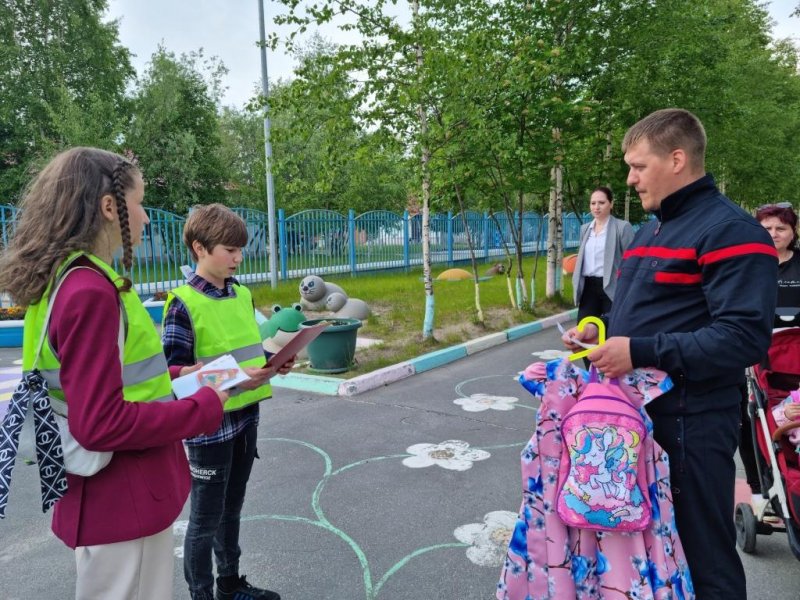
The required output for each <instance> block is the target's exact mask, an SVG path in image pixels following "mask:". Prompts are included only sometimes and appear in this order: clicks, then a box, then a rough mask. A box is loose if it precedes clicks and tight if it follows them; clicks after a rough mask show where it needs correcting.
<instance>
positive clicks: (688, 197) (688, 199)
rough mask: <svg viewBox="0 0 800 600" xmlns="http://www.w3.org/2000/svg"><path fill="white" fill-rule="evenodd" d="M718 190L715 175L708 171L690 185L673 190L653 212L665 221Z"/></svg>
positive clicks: (660, 219)
mask: <svg viewBox="0 0 800 600" xmlns="http://www.w3.org/2000/svg"><path fill="white" fill-rule="evenodd" d="M716 191H717V185H716V183H715V182H714V176H713V175H711V174H710V173H708V174H706V175H704V176H703V177H701V178H700V179H697V180H696V181H693V182H692V183H690V184H689V185H687V186H684V187H682V188H681V189H679V190H677V191H675V192H672V193H671V194H670V195H669V196H667V197H666V198H664V199H663V200H662V201H661V206H660V207H659V208H658V209H656V210H654V211H653V214H654V215H655V216H656V218H657V219H658V220H659V221H661V222H662V223H663V222H664V221H668V220H670V219H671V218H673V217H675V215H678V214H680V213H681V212H682V211H683V210H684V209H685V208H687V207H688V206H690V205H691V204H693V203H695V202H697V201H700V200H702V199H703V198H705V197H707V196H710V195H711V194H712V193H713V192H716Z"/></svg>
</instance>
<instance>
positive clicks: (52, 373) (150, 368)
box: [22, 252, 174, 416]
mask: <svg viewBox="0 0 800 600" xmlns="http://www.w3.org/2000/svg"><path fill="white" fill-rule="evenodd" d="M81 256H85V257H86V258H88V259H89V260H90V261H91V262H92V263H93V264H94V265H96V266H97V267H98V268H99V269H100V270H101V271H102V272H103V274H105V276H106V277H107V278H108V280H109V281H110V282H111V283H112V284H114V285H115V286H116V287H117V289H118V290H119V289H120V287H121V286H122V278H121V277H120V275H118V274H117V273H116V272H115V271H114V269H112V268H111V267H110V266H109V265H107V264H106V263H105V262H103V261H102V260H100V259H99V258H97V257H96V256H93V255H91V254H87V253H84V252H74V253H73V254H71V255H70V256H68V257H67V259H66V260H65V261H64V262H63V263H62V264H61V266H60V267H59V268H58V271H57V272H56V278H55V283H54V282H51V283H50V284H49V285H48V286H47V288H46V289H45V292H44V294H43V295H42V297H41V299H40V300H39V301H38V302H37V303H36V304H32V305H31V306H29V307H28V310H27V312H26V313H25V329H24V333H23V340H22V368H23V370H24V371H29V370H31V368H33V365H34V362H35V359H36V356H34V355H35V353H36V345H37V344H38V342H39V339H40V335H41V331H42V328H43V327H44V326H45V319H46V318H47V305H48V303H49V301H50V294H51V291H52V290H53V289H54V286H55V284H57V283H58V282H59V281H60V280H61V279H62V278H63V277H64V276H65V275H66V274H67V272H68V271H69V269H70V267H71V266H73V263H74V262H75V260H76V259H78V258H79V257H81ZM119 298H120V301H121V302H120V318H121V319H122V320H123V323H124V324H125V326H126V331H125V335H124V345H123V351H122V385H123V387H122V394H123V397H124V398H125V400H126V401H128V402H153V401H158V402H165V401H169V400H173V399H174V396H173V394H172V383H171V380H170V376H169V368H168V366H167V359H166V358H165V357H164V348H163V346H162V345H161V339H160V338H159V335H158V332H157V331H156V328H155V326H154V325H153V321H152V319H151V318H150V315H148V314H147V309H145V307H144V306H143V305H142V301H141V300H140V299H139V296H138V295H137V294H136V292H135V291H133V290H129V291H127V292H123V291H120V292H119ZM37 367H38V369H39V370H40V371H41V373H42V376H43V377H44V378H45V380H46V381H47V384H48V387H49V390H50V397H51V400H52V403H53V409H54V410H55V411H56V412H57V413H59V414H61V415H64V416H66V413H67V401H68V399H67V398H65V397H64V391H63V389H62V388H61V379H60V371H61V362H60V361H59V359H58V357H57V356H56V354H55V351H54V350H53V346H52V344H51V343H50V340H49V339H46V340H45V343H44V344H43V346H42V353H41V356H40V357H39V364H38V365H37Z"/></svg>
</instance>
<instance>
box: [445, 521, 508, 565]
mask: <svg viewBox="0 0 800 600" xmlns="http://www.w3.org/2000/svg"><path fill="white" fill-rule="evenodd" d="M516 523H517V514H516V513H513V512H511V511H508V510H495V511H492V512H490V513H486V515H485V516H484V517H483V523H469V524H467V525H462V526H461V527H458V528H457V529H456V530H455V531H454V532H453V535H454V536H455V537H456V539H457V540H458V541H459V542H463V543H464V544H469V545H470V547H469V548H467V558H468V559H470V560H471V561H472V562H473V563H475V564H476V565H478V566H481V567H501V566H502V565H503V560H505V558H506V553H507V552H508V542H509V541H510V540H511V535H512V534H513V533H514V527H515V525H516Z"/></svg>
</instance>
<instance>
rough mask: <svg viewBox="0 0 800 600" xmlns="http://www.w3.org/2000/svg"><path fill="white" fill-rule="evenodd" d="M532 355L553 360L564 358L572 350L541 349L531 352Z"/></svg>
mask: <svg viewBox="0 0 800 600" xmlns="http://www.w3.org/2000/svg"><path fill="white" fill-rule="evenodd" d="M531 354H533V355H534V356H538V357H539V358H541V359H542V360H553V359H555V358H566V357H567V356H569V355H570V354H572V352H570V351H569V350H541V351H539V352H531Z"/></svg>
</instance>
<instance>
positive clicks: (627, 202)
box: [625, 188, 631, 223]
mask: <svg viewBox="0 0 800 600" xmlns="http://www.w3.org/2000/svg"><path fill="white" fill-rule="evenodd" d="M625 220H626V221H628V222H629V223H630V220H631V188H626V189H625Z"/></svg>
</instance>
